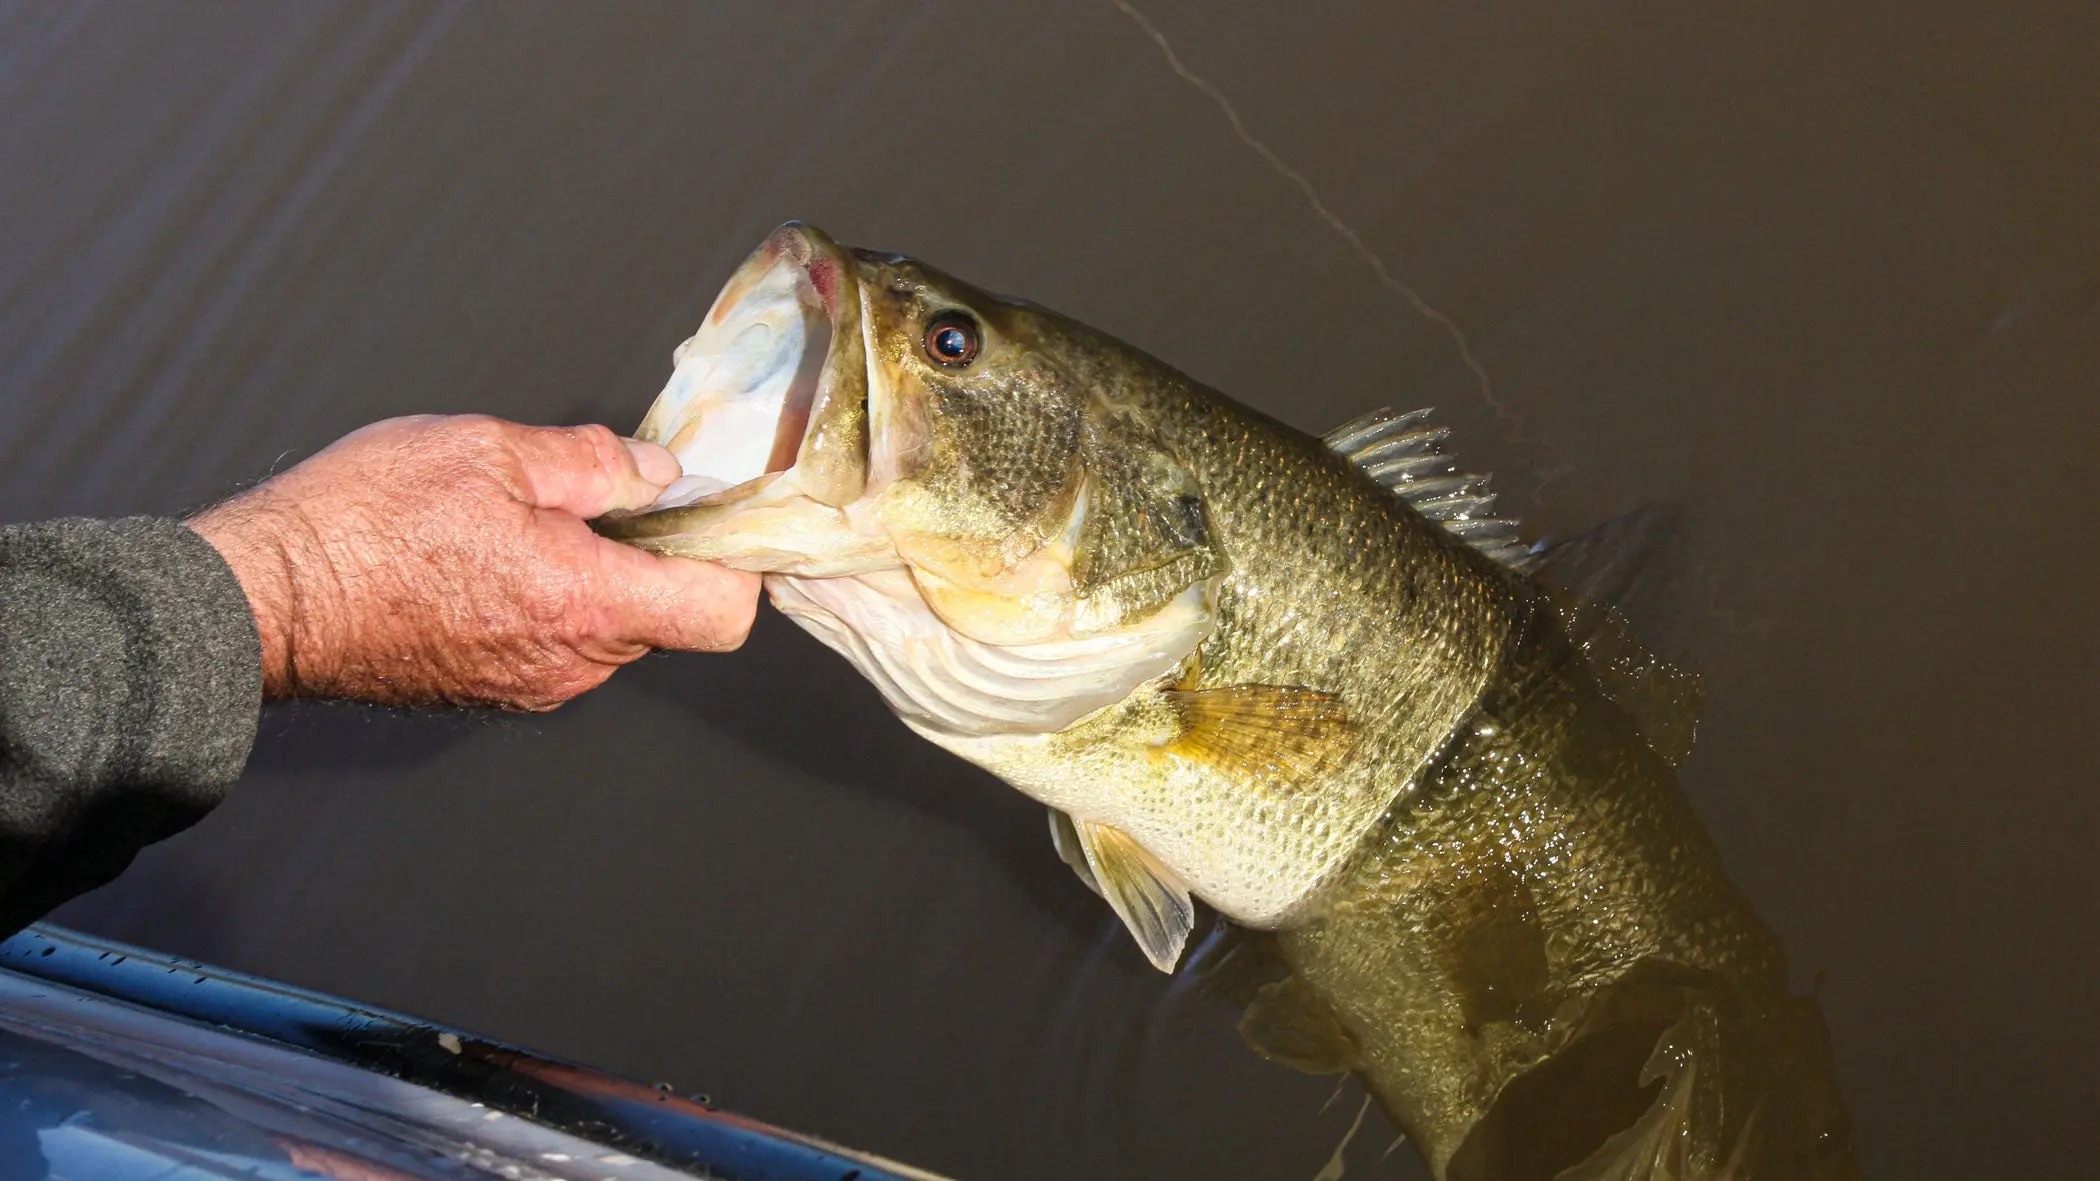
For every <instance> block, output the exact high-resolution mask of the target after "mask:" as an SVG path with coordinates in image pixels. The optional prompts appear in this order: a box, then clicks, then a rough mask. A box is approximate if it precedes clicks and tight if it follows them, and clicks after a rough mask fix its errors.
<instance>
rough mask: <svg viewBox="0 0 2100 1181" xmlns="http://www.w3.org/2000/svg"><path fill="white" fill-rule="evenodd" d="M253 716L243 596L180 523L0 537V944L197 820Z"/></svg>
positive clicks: (8, 531) (255, 681)
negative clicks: (4, 937) (10, 934)
mask: <svg viewBox="0 0 2100 1181" xmlns="http://www.w3.org/2000/svg"><path fill="white" fill-rule="evenodd" d="M261 700H262V651H261V643H260V641H259V640H258V638H257V636H256V631H255V619H254V617H253V616H252V615H251V614H250V612H249V609H248V599H247V596H246V595H245V594H244V593H243V592H242V590H241V585H240V582H239V580H237V579H236V578H235V577H234V574H233V571H232V569H231V568H229V567H228V566H227V565H226V562H225V560H224V559H222V558H221V557H220V556H219V552H218V551H217V550H215V549H213V548H212V546H211V544H210V543H209V542H206V541H205V540H204V539H203V538H201V537H199V536H197V535H196V534H195V533H192V532H191V531H190V530H189V529H187V528H185V527H184V526H183V525H181V524H180V523H179V522H176V521H170V520H161V519H156V518H148V517H132V518H127V519H124V520H118V521H86V520H69V521H48V522H41V523H37V524H29V525H9V526H4V527H0V935H5V934H8V933H11V932H13V931H15V930H17V929H19V928H20V927H22V926H23V925H25V924H27V923H30V922H34V921H35V920H36V919H37V918H39V917H41V916H42V915H43V914H44V913H45V912H46V911H49V910H50V909H51V908H53V907H55V906H57V905H58V904H59V903H61V902H64V901H65V900H66V899H68V898H71V897H73V896H74V895H76V894H80V893H84V892H86V891H88V890H91V889H93V888H95V887H96V886H99V885H101V884H103V883H104V882H107V881H109V880H110V879H111V878H114V877H116V876H117V874H118V873H120V872H122V871H123V869H124V867H125V866H127V865H129V864H131V859H132V858H133V856H135V855H136V854H137V853H138V851H139V850H140V849H142V848H144V847H145V846H147V845H149V844H151V843H153V842H154V841H158V840H161V839H163V838H165V837H169V836H172V835H174V834H175V833H177V832H180V831H182V830H183V829H185V828H188V827H189V826H190V825H192V824H195V823H196V822H197V821H198V820H199V819H201V818H202V817H203V816H204V814H205V813H207V812H209V811H210V810H211V809H212V807H213V806H214V805H215V804H217V803H218V802H219V800H220V799H221V798H222V797H224V795H225V794H226V790H227V789H228V788H229V787H231V786H232V785H233V781H234V780H235V779H237V778H239V776H240V773H241V768H242V767H243V766H244V765H245V764H246V762H247V759H248V748H249V746H250V745H251V744H252V743H253V742H254V740H255V726H256V718H257V714H258V711H259V709H260V706H261Z"/></svg>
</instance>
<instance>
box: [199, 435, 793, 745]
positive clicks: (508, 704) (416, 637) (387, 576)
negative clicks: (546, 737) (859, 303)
mask: <svg viewBox="0 0 2100 1181" xmlns="http://www.w3.org/2000/svg"><path fill="white" fill-rule="evenodd" d="M677 471H678V469H677V463H676V461H675V460H673V459H671V457H670V456H669V455H668V454H667V453H666V452H664V451H663V450H662V449H661V448H659V447H657V446H655V445H654V444H631V445H630V444H628V443H626V442H623V441H622V440H621V439H620V438H619V437H618V436H617V435H615V434H613V432H611V431H610V430H607V429H606V428H604V427H602V426H586V427H573V428H571V427H528V426H519V425H517V424H515V423H508V422H502V421H499V420H497V419H493V418H485V417H479V416H464V417H455V418H439V417H423V418H399V419H391V420H388V421H386V422H381V423H376V424H374V425H372V426H369V427H366V428H364V429H363V430H360V431H357V432H355V433H353V434H351V435H349V436H347V437H345V438H344V439H342V440H341V441H339V442H337V443H335V444H334V445H333V446H331V447H329V448H327V449H326V450H324V451H322V452H321V453H319V454H318V455H315V456H314V457H313V458H311V459H308V460H306V461H305V462H303V463H301V464H299V465H298V466H296V467H294V468H292V469H291V470H289V471H286V472H284V473H282V474H280V475H277V476H274V477H272V478H271V479H269V480H267V481H264V482H263V483H262V484H260V485H258V486H256V487H255V488H252V489H250V490H248V491H247V492H244V493H242V494H241V495H239V496H237V497H234V498H232V499H231V500H228V501H226V502H224V503H222V504H220V505H217V506H215V507H213V508H211V509H209V510H207V511H205V512H203V513H200V514H198V515H197V516H196V517H194V518H193V519H191V520H190V522H189V526H190V528H192V529H194V530H195V531H196V532H197V533H199V534H201V535H202V536H203V537H204V538H205V540H207V541H209V542H211V543H212V544H213V545H214V546H215V547H216V548H217V549H218V550H219V552H220V553H221V554H222V555H224V556H225V557H226V559H227V562H228V564H229V565H231V566H232V567H233V570H234V573H235V574H236V575H237V576H238V577H239V579H240V581H241V586H242V588H243V589H244V590H245V591H246V592H247V594H248V599H249V604H250V606H251V608H252V609H253V611H254V613H255V620H256V625H257V630H258V631H259V633H260V634H261V637H262V649H263V685H264V693H265V695H267V696H269V697H272V698H291V697H333V698H349V699H355V700H360V701H369V702H375V703H379V704H386V705H434V704H449V705H479V706H496V707H500V708H505V709H516V710H534V711H538V710H548V709H552V708H554V707H555V706H557V705H559V704H561V703H562V702H564V701H567V700H568V699H570V698H572V697H574V696H576V695H577V694H579V693H582V692H584V691H585V690H588V689H591V688H593V687H595V686H597V685H598V684H600V683H602V682H603V681H604V680H605V679H606V678H607V677H609V676H611V675H612V673H613V671H614V670H615V669H617V668H619V667H620V666H621V665H623V664H626V663H628V662H630V661H633V660H635V659H638V658H639V657H641V656H642V655H643V654H645V653H647V652H648V651H650V650H651V649H653V648H677V649H689V650H695V651H720V650H723V649H727V648H734V647H736V646H737V645H738V644H740V643H741V642H742V641H743V638H744V636H745V634H746V633H747V632H748V631H749V630H750V626H751V618H752V614H753V612H754V611H755V608H756V605H757V593H758V591H757V585H756V582H757V580H756V578H754V577H753V576H752V575H749V574H742V573H738V572H736V571H731V570H724V569H722V568H720V567H715V566H709V565H705V564H702V563H699V562H691V561H686V560H683V559H674V558H659V557H655V556H653V555H650V554H646V553H642V552H640V551H638V550H635V549H633V548H631V547H628V546H621V545H615V544H612V543H611V542H608V541H606V540H605V539H604V538H601V537H598V536H596V535H595V534H593V533H592V532H591V531H590V529H589V527H588V526H587V525H586V524H585V523H584V522H585V519H586V518H588V517H595V516H597V515H599V514H601V513H604V512H607V511H610V510H613V509H619V508H633V507H637V506H640V505H645V504H648V503H649V502H651V501H653V500H654V499H655V498H656V497H657V496H658V495H660V494H661V493H662V491H663V489H664V486H665V485H666V484H668V483H669V482H670V481H671V480H672V479H674V478H676V476H677Z"/></svg>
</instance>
